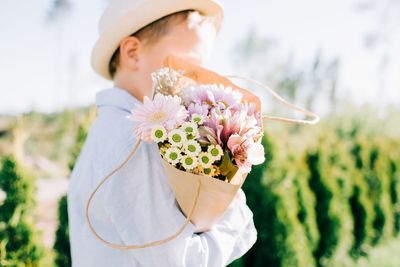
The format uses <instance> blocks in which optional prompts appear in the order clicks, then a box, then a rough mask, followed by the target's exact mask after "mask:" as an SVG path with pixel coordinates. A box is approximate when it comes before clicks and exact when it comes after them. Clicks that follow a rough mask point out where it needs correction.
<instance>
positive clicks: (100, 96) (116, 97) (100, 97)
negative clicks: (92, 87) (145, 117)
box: [96, 87, 141, 112]
mask: <svg viewBox="0 0 400 267" xmlns="http://www.w3.org/2000/svg"><path fill="white" fill-rule="evenodd" d="M139 103H141V102H140V101H139V100H138V99H137V98H136V97H134V96H133V95H131V94H130V93H128V92H127V91H126V90H124V89H121V88H118V87H113V88H109V89H104V90H101V91H100V92H98V93H97V94H96V106H97V107H98V108H100V107H104V106H113V107H117V108H120V109H123V110H125V111H128V112H131V110H132V108H134V106H135V104H139Z"/></svg>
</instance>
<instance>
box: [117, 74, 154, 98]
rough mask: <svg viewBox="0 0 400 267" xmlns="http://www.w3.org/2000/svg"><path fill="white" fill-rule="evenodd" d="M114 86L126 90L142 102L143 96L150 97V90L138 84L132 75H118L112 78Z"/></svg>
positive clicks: (137, 80) (142, 84) (138, 80)
mask: <svg viewBox="0 0 400 267" xmlns="http://www.w3.org/2000/svg"><path fill="white" fill-rule="evenodd" d="M114 86H115V87H118V88H121V89H123V90H126V91H127V92H128V93H129V94H131V95H132V96H133V97H135V98H136V99H138V100H139V101H140V102H143V98H144V96H146V95H147V96H150V94H151V88H150V90H148V86H146V85H145V84H144V83H141V82H140V79H137V78H136V77H134V75H132V74H131V75H119V74H117V75H116V76H115V77H114Z"/></svg>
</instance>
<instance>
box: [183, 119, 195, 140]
mask: <svg viewBox="0 0 400 267" xmlns="http://www.w3.org/2000/svg"><path fill="white" fill-rule="evenodd" d="M181 129H182V130H183V131H184V132H185V133H186V134H187V135H191V136H194V137H197V136H198V135H199V129H198V127H197V124H196V123H194V122H184V123H183V124H182V126H181Z"/></svg>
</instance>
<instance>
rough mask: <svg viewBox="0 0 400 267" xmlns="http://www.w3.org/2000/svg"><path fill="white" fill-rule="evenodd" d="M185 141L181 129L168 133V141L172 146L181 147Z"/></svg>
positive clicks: (184, 134)
mask: <svg viewBox="0 0 400 267" xmlns="http://www.w3.org/2000/svg"><path fill="white" fill-rule="evenodd" d="M186 140H187V139H186V133H185V132H184V131H182V130H181V129H174V130H172V131H170V132H169V133H168V141H169V142H170V143H171V145H173V146H177V147H181V146H182V145H183V143H185V142H186Z"/></svg>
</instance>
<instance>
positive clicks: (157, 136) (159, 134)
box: [151, 125, 167, 143]
mask: <svg viewBox="0 0 400 267" xmlns="http://www.w3.org/2000/svg"><path fill="white" fill-rule="evenodd" d="M151 139H152V140H153V141H154V142H156V143H161V142H164V141H165V140H166V139H167V131H166V130H165V128H164V127H163V126H162V125H156V126H154V127H153V128H152V129H151Z"/></svg>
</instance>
